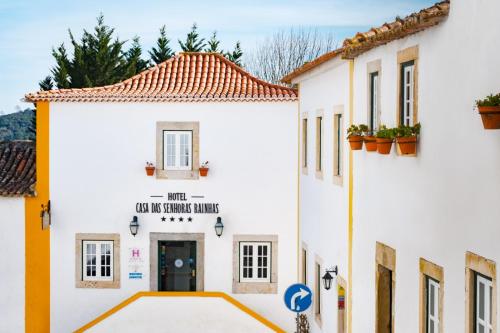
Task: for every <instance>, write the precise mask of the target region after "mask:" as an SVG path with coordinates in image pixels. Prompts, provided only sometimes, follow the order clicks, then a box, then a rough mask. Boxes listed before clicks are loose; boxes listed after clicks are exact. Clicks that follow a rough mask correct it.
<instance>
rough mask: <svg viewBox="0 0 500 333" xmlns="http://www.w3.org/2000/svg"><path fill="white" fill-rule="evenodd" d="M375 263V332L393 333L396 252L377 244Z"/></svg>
mask: <svg viewBox="0 0 500 333" xmlns="http://www.w3.org/2000/svg"><path fill="white" fill-rule="evenodd" d="M375 263H376V266H375V267H376V278H375V292H376V297H375V302H376V314H375V318H376V324H375V328H376V329H375V332H377V333H391V332H393V331H394V313H395V308H394V306H395V303H394V291H395V286H396V279H395V274H394V269H395V267H396V251H395V250H394V249H393V248H391V247H389V246H387V245H385V244H382V243H379V242H377V243H376V256H375Z"/></svg>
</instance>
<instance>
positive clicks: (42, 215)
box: [40, 200, 51, 230]
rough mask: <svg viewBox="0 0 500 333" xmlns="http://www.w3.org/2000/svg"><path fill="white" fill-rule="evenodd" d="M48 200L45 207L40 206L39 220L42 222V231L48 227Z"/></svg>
mask: <svg viewBox="0 0 500 333" xmlns="http://www.w3.org/2000/svg"><path fill="white" fill-rule="evenodd" d="M50 215H51V213H50V200H49V201H48V202H47V205H43V204H42V210H41V211H40V219H41V222H42V230H45V229H48V228H49V227H50Z"/></svg>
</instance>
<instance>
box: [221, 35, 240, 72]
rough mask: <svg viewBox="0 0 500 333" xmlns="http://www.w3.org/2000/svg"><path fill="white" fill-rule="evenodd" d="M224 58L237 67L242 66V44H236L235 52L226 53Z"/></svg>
mask: <svg viewBox="0 0 500 333" xmlns="http://www.w3.org/2000/svg"><path fill="white" fill-rule="evenodd" d="M224 56H225V57H226V58H227V59H228V60H229V61H231V62H233V63H234V64H236V65H237V66H241V58H242V57H243V50H242V49H241V45H240V42H239V41H238V42H236V45H235V46H234V50H233V52H226V53H225V54H224Z"/></svg>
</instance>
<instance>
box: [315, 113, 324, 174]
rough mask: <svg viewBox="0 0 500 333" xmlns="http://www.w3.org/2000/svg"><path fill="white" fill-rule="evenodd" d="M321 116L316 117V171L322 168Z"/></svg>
mask: <svg viewBox="0 0 500 333" xmlns="http://www.w3.org/2000/svg"><path fill="white" fill-rule="evenodd" d="M322 154H323V117H316V172H317V173H318V172H319V173H321V171H322V170H323V156H322Z"/></svg>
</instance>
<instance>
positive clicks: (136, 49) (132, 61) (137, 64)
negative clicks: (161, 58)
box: [125, 36, 150, 77]
mask: <svg viewBox="0 0 500 333" xmlns="http://www.w3.org/2000/svg"><path fill="white" fill-rule="evenodd" d="M141 55H142V48H141V44H140V43H139V37H137V36H136V37H134V39H132V46H131V47H130V49H129V50H128V51H127V52H126V53H125V60H126V63H127V70H126V74H125V77H131V76H134V75H135V74H137V73H140V72H142V71H143V70H145V69H146V68H148V67H149V66H150V63H149V60H144V59H141Z"/></svg>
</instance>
